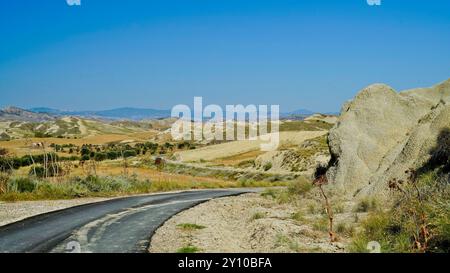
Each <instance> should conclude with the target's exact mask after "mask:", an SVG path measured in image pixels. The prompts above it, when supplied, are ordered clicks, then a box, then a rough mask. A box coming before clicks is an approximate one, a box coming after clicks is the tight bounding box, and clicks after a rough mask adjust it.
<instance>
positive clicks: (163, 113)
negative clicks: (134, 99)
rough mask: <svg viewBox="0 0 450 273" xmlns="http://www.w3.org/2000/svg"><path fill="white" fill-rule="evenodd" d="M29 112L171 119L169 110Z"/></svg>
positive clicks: (120, 109)
mask: <svg viewBox="0 0 450 273" xmlns="http://www.w3.org/2000/svg"><path fill="white" fill-rule="evenodd" d="M28 111H31V112H34V113H40V114H49V115H54V116H77V117H85V118H103V119H112V120H120V119H126V120H144V119H160V118H168V117H170V114H171V113H170V111H169V110H156V109H144V108H131V107H123V108H116V109H111V110H102V111H63V110H58V109H52V108H45V107H37V108H31V109H28Z"/></svg>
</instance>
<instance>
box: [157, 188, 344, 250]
mask: <svg viewBox="0 0 450 273" xmlns="http://www.w3.org/2000/svg"><path fill="white" fill-rule="evenodd" d="M305 206H306V204H305ZM298 209H299V207H297V206H293V205H292V204H279V203H278V202H276V201H275V200H274V199H272V198H267V197H262V196H261V195H260V194H256V193H251V194H245V195H241V196H235V197H225V198H219V199H214V200H211V201H208V202H206V203H203V204H200V205H198V206H196V207H193V208H191V209H189V210H186V211H184V212H181V213H180V214H177V215H175V216H174V217H172V218H171V219H169V220H168V221H167V222H166V223H165V224H164V225H163V226H162V227H161V228H159V229H158V230H157V231H156V233H155V234H154V236H153V237H152V240H151V244H150V248H149V252H152V253H174V252H180V251H182V249H186V248H189V247H190V248H195V249H196V250H197V251H198V252H204V253H232V252H239V253H299V252H300V253H302V252H307V253H310V252H326V253H337V252H345V241H341V242H338V243H333V244H331V243H330V242H329V238H328V234H327V232H326V231H323V230H317V228H314V223H316V222H317V218H318V217H321V216H320V215H311V216H305V218H304V219H295V217H293V215H295V213H296V212H298V211H299V210H298ZM302 218H303V217H302ZM186 224H189V225H191V226H192V225H196V227H197V228H188V229H186V228H185V226H186ZM183 225H184V227H183Z"/></svg>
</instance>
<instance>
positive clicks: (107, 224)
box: [0, 189, 254, 253]
mask: <svg viewBox="0 0 450 273" xmlns="http://www.w3.org/2000/svg"><path fill="white" fill-rule="evenodd" d="M252 191H254V190H253V189H230V190H201V191H186V192H178V193H166V194H156V195H144V196H133V197H126V198H120V199H113V200H109V201H105V202H100V203H94V204H88V205H83V206H78V207H73V208H69V209H65V210H61V211H56V212H51V213H47V214H43V215H38V216H35V217H32V218H28V219H25V220H23V221H20V222H16V223H13V224H10V225H7V226H3V227H0V252H14V253H22V252H93V253H136V252H138V253H139V252H146V251H147V248H148V245H149V241H150V238H151V236H152V235H153V233H154V232H155V230H156V229H157V228H158V227H160V226H161V225H162V224H163V223H164V222H165V221H166V220H168V219H169V218H170V217H172V216H173V215H175V214H177V213H179V212H181V211H183V210H186V209H188V208H190V207H193V206H195V205H198V204H200V203H202V202H205V201H208V200H210V199H213V198H219V197H225V196H233V195H239V194H243V193H248V192H252ZM212 213H213V212H212ZM193 222H195V219H193ZM69 249H70V250H71V251H69Z"/></svg>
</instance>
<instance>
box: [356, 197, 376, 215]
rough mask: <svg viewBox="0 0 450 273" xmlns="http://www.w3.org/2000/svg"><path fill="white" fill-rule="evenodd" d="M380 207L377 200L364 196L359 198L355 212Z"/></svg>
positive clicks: (373, 209)
mask: <svg viewBox="0 0 450 273" xmlns="http://www.w3.org/2000/svg"><path fill="white" fill-rule="evenodd" d="M377 208H378V203H377V200H376V199H374V198H364V199H362V200H359V202H358V203H357V205H356V207H355V212H369V211H375V210H377Z"/></svg>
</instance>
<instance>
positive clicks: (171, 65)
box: [0, 0, 450, 112]
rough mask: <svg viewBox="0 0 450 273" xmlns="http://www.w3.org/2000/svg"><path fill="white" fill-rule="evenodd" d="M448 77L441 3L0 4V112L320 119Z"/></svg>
mask: <svg viewBox="0 0 450 273" xmlns="http://www.w3.org/2000/svg"><path fill="white" fill-rule="evenodd" d="M448 78H450V1H448V0H382V5H381V6H377V7H375V6H369V5H367V3H366V0H341V1H338V0H303V1H302V0H270V1H269V0H267V1H266V0H132V1H125V0H108V1H106V0H81V6H69V5H67V4H66V0H35V1H30V0H14V1H7V0H0V106H6V105H17V106H20V107H36V106H46V107H52V108H59V109H65V110H88V109H89V110H100V109H108V108H115V107H122V106H131V107H146V108H157V109H170V108H171V107H172V106H173V105H175V104H179V103H184V104H192V101H193V97H194V96H203V97H204V103H207V104H209V103H215V104H221V105H224V104H280V105H281V111H282V112H286V111H291V110H295V109H297V108H307V109H311V110H315V111H322V112H328V111H338V110H339V109H340V107H341V105H342V103H343V102H345V101H346V100H348V99H351V98H352V97H353V96H354V95H355V93H356V92H357V91H358V90H360V89H362V88H363V87H365V86H367V85H369V84H372V83H376V82H383V83H387V84H389V85H391V86H393V87H394V88H396V89H397V90H402V89H407V88H413V87H419V86H429V85H433V84H435V83H438V82H440V81H443V80H446V79H448Z"/></svg>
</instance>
